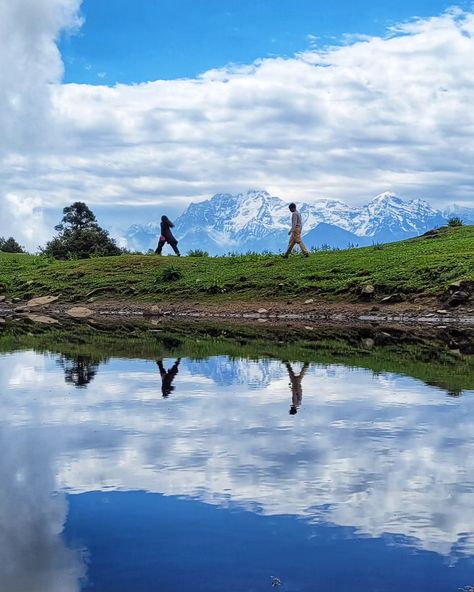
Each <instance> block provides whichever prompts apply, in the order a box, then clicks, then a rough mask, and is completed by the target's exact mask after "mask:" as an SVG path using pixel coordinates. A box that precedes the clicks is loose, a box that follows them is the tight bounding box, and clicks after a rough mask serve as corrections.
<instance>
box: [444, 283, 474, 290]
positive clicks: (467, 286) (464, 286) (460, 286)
mask: <svg viewBox="0 0 474 592" xmlns="http://www.w3.org/2000/svg"><path fill="white" fill-rule="evenodd" d="M473 289H474V282H472V281H470V280H458V281H457V282H452V283H451V284H449V286H448V290H449V291H450V292H456V291H457V290H465V291H466V292H470V291H472V290H473Z"/></svg>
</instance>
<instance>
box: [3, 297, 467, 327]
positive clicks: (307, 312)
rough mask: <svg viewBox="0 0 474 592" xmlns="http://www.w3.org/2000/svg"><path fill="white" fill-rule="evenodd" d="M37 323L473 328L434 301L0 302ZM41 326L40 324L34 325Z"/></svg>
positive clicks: (462, 311) (456, 310) (461, 310)
mask: <svg viewBox="0 0 474 592" xmlns="http://www.w3.org/2000/svg"><path fill="white" fill-rule="evenodd" d="M13 315H21V316H30V317H32V320H34V319H35V318H36V320H38V317H48V316H50V317H53V318H58V317H59V318H60V317H64V316H67V317H75V318H89V317H92V318H93V317H111V316H117V317H136V316H146V317H152V318H153V317H156V318H160V317H171V318H173V317H177V318H190V319H192V318H203V319H206V318H208V319H211V318H214V319H222V320H223V321H225V320H226V319H241V320H248V321H249V322H260V323H264V322H266V323H288V322H295V323H297V322H300V323H305V322H306V323H309V324H311V323H317V322H328V321H329V322H335V323H354V322H364V321H366V322H396V323H407V324H435V325H440V324H463V325H474V307H473V306H471V305H461V306H456V307H450V306H446V305H445V304H443V302H440V301H439V300H438V299H435V298H432V299H423V300H422V301H420V302H417V303H413V302H393V303H390V302H389V303H386V304H380V303H378V304H372V303H344V302H334V303H328V302H322V301H317V300H314V299H312V298H309V299H306V300H304V299H292V300H285V301H273V300H261V301H258V302H234V301H233V302H225V301H223V302H213V303H202V302H169V303H163V302H159V303H153V302H141V301H135V300H133V299H125V300H124V299H120V300H119V299H110V298H101V299H97V300H94V301H93V302H90V301H88V302H85V303H77V302H74V303H71V302H65V301H62V300H61V298H57V299H56V298H51V299H50V301H48V300H47V297H46V299H43V300H42V301H40V302H34V301H30V302H28V303H27V302H25V303H23V302H6V301H4V302H0V317H1V316H4V317H5V316H13ZM38 322H41V319H40V320H39V321H38Z"/></svg>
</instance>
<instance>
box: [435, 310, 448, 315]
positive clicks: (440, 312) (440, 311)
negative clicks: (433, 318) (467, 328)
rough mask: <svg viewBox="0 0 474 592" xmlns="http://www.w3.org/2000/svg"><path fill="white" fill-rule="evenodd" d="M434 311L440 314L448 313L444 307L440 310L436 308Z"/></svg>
mask: <svg viewBox="0 0 474 592" xmlns="http://www.w3.org/2000/svg"><path fill="white" fill-rule="evenodd" d="M436 312H437V313H438V314H441V315H445V314H448V311H447V310H444V308H443V309H440V310H437V311H436Z"/></svg>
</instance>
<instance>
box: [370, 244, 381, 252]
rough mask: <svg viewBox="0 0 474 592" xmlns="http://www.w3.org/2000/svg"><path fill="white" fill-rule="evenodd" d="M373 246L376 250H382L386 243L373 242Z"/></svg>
mask: <svg viewBox="0 0 474 592" xmlns="http://www.w3.org/2000/svg"><path fill="white" fill-rule="evenodd" d="M372 248H373V249H374V250H375V251H382V250H383V248H384V243H372Z"/></svg>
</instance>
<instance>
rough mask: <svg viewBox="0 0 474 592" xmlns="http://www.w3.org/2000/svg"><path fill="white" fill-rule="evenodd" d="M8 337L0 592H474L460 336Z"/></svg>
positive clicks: (176, 331)
mask: <svg viewBox="0 0 474 592" xmlns="http://www.w3.org/2000/svg"><path fill="white" fill-rule="evenodd" d="M0 328H1V330H0V352H1V353H0V447H1V448H0V449H1V455H0V478H1V484H2V485H1V489H0V590H2V591H3V590H5V591H8V592H79V591H88V592H89V591H90V592H122V591H123V592H125V591H127V592H128V591H132V590H133V591H134V592H152V591H153V592H155V591H157V592H158V591H159V592H172V591H173V592H201V591H202V592H214V591H215V592H225V591H229V592H234V591H235V592H244V591H248V592H250V591H255V592H260V591H262V592H263V591H265V590H268V591H271V590H281V591H288V592H290V591H295V592H297V591H298V592H303V591H304V592H313V591H314V592H316V591H322V592H329V591H331V592H332V591H343V590H348V591H351V592H375V591H384V592H407V591H412V592H426V591H428V590H429V591H430V592H433V591H440V592H441V591H443V592H447V591H453V592H454V591H457V590H459V589H461V588H463V587H465V586H469V585H471V586H474V385H473V381H474V374H473V372H472V370H473V361H472V358H473V356H472V354H471V351H472V350H471V345H472V341H471V336H470V335H467V336H466V334H464V333H462V332H461V333H460V332H456V330H454V329H453V330H450V329H448V330H447V329H446V328H440V329H439V330H438V331H437V332H436V331H434V332H432V333H431V334H430V335H428V336H426V335H424V334H422V333H421V334H420V333H417V332H413V331H412V332H410V331H409V332H407V333H405V332H403V331H401V330H399V329H397V330H391V329H386V328H384V329H381V328H378V327H375V328H357V329H348V328H344V329H341V328H330V329H327V330H326V329H325V330H322V329H318V328H306V329H305V328H301V329H291V328H281V329H279V330H278V331H276V330H273V329H271V328H268V329H264V328H263V327H262V328H260V327H257V329H255V330H252V329H249V328H245V327H230V328H229V327H226V328H222V327H219V326H210V327H209V326H206V327H199V328H196V327H188V326H187V325H186V324H181V325H180V326H179V327H173V326H172V325H168V326H164V327H162V326H160V325H152V324H142V325H141V326H139V327H136V326H129V325H122V326H120V327H115V328H114V331H111V330H110V328H106V327H97V326H90V325H87V326H80V325H77V326H76V325H70V326H65V325H64V324H63V325H60V326H59V325H58V326H53V327H39V326H38V325H35V324H30V323H27V322H23V321H21V322H19V321H13V320H12V321H11V322H9V323H4V324H3V325H1V326H0Z"/></svg>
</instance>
